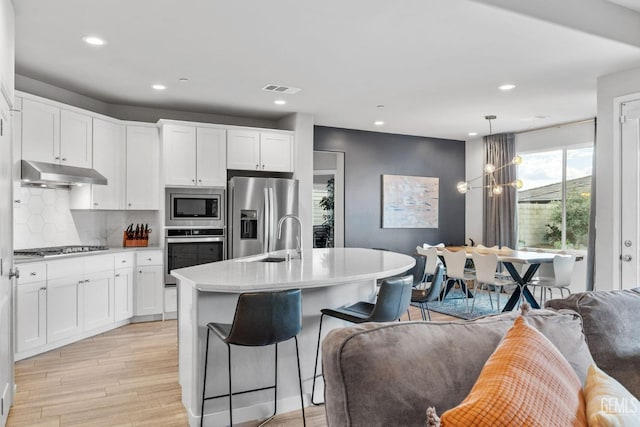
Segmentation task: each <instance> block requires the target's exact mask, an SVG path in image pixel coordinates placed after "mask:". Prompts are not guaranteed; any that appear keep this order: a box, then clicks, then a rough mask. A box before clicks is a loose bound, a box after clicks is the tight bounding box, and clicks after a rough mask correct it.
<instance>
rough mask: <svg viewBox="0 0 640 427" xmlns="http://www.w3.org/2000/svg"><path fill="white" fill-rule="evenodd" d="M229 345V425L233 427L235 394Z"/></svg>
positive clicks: (228, 347) (228, 346) (229, 347)
mask: <svg viewBox="0 0 640 427" xmlns="http://www.w3.org/2000/svg"><path fill="white" fill-rule="evenodd" d="M225 344H227V354H228V355H229V425H230V426H232V427H233V402H232V401H231V399H232V396H233V393H232V392H231V346H230V345H229V344H228V343H225Z"/></svg>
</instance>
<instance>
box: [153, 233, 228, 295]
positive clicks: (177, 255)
mask: <svg viewBox="0 0 640 427" xmlns="http://www.w3.org/2000/svg"><path fill="white" fill-rule="evenodd" d="M224 232H225V230H224V228H166V229H165V245H164V256H165V262H164V265H165V268H166V270H165V274H164V283H165V284H166V285H175V284H176V278H175V277H173V276H171V275H170V274H169V273H170V272H171V270H175V269H176V268H183V267H191V266H194V265H199V264H207V263H210V262H216V261H222V260H224V259H226V246H227V245H226V240H225V234H224Z"/></svg>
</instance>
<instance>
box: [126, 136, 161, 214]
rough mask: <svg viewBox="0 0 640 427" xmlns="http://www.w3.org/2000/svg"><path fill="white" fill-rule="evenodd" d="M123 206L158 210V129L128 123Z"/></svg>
mask: <svg viewBox="0 0 640 427" xmlns="http://www.w3.org/2000/svg"><path fill="white" fill-rule="evenodd" d="M126 163H127V166H126V170H127V188H126V206H125V208H126V209H138V210H158V209H159V205H160V164H159V163H160V142H159V140H158V129H157V128H156V127H148V126H127V155H126Z"/></svg>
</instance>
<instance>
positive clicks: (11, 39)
mask: <svg viewBox="0 0 640 427" xmlns="http://www.w3.org/2000/svg"><path fill="white" fill-rule="evenodd" d="M0 52H1V53H0V55H1V57H2V58H1V59H2V60H1V61H0V95H1V94H4V95H5V98H6V100H7V103H8V104H9V107H13V87H14V68H15V66H14V62H15V17H14V11H13V3H12V2H11V1H10V0H2V1H0Z"/></svg>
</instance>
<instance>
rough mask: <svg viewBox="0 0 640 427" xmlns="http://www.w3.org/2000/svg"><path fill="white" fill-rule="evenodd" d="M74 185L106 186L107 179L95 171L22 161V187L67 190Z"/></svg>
mask: <svg viewBox="0 0 640 427" xmlns="http://www.w3.org/2000/svg"><path fill="white" fill-rule="evenodd" d="M75 184H98V185H107V178H105V177H104V176H102V175H101V174H100V173H99V172H98V171H97V170H95V169H89V168H79V167H76V166H67V165H59V164H56V163H44V162H36V161H32V160H22V185H27V186H38V187H51V188H69V187H70V186H71V185H75Z"/></svg>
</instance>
